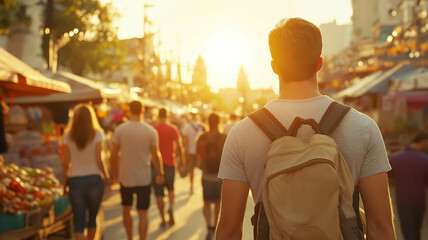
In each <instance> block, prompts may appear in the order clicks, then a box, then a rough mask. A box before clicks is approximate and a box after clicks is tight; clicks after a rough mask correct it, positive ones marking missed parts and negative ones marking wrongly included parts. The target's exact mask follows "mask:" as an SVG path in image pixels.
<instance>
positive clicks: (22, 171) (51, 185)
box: [0, 48, 72, 239]
mask: <svg viewBox="0 0 428 240" xmlns="http://www.w3.org/2000/svg"><path fill="white" fill-rule="evenodd" d="M0 90H1V93H2V97H5V98H7V100H8V102H9V106H10V107H11V108H10V110H9V116H8V118H7V119H6V121H5V125H6V130H8V131H9V133H8V137H7V145H8V152H7V153H4V154H3V157H4V161H5V163H4V164H5V165H3V162H1V163H0V165H1V166H0V239H23V238H28V237H38V238H39V239H45V238H46V237H47V236H48V235H49V234H52V233H54V232H57V231H59V230H61V229H69V228H70V227H69V226H70V224H71V218H72V214H71V211H70V207H69V202H68V199H66V198H64V197H62V196H61V195H62V194H61V189H62V188H61V186H60V183H59V181H58V177H57V176H55V175H56V174H59V173H60V171H61V162H62V161H61V152H60V147H59V146H60V144H59V143H58V139H57V138H55V134H54V133H53V134H52V135H51V137H49V138H44V137H42V135H41V133H40V132H39V131H38V129H32V126H33V125H32V124H31V123H32V121H31V122H30V121H21V120H23V119H24V120H25V119H26V117H27V115H28V116H29V115H30V114H29V113H30V111H24V109H23V108H21V107H20V106H18V105H16V104H14V99H15V98H16V97H22V96H47V95H49V94H52V93H69V92H71V88H70V85H69V84H68V83H65V82H61V81H57V80H53V79H52V78H49V77H46V76H44V75H42V74H41V73H40V72H38V71H36V70H35V69H33V68H31V67H30V66H28V65H27V64H25V63H24V62H22V61H20V60H19V59H17V58H16V57H14V56H13V55H11V54H9V53H8V52H7V51H5V50H4V49H1V48H0ZM25 110H28V109H25ZM32 110H33V111H31V113H32V114H31V115H32V117H34V119H32V120H34V122H35V123H40V120H41V119H40V114H39V113H40V111H36V110H35V109H32ZM1 127H3V126H1ZM28 129H29V130H28ZM66 232H67V231H66ZM68 232H69V231H68Z"/></svg>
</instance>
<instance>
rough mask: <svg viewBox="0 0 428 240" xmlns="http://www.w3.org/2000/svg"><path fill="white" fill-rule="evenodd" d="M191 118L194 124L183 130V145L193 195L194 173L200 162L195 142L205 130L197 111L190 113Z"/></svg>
mask: <svg viewBox="0 0 428 240" xmlns="http://www.w3.org/2000/svg"><path fill="white" fill-rule="evenodd" d="M190 117H191V121H192V122H191V123H190V124H189V125H187V126H186V127H185V128H184V130H183V143H184V149H185V150H186V159H187V168H188V171H189V172H188V173H189V179H190V194H193V171H194V169H195V167H196V165H197V162H198V158H197V156H196V141H195V140H196V138H197V137H198V135H199V134H200V133H201V132H203V131H204V130H205V129H204V127H203V126H202V125H201V124H199V123H198V114H197V111H196V110H194V111H192V112H190Z"/></svg>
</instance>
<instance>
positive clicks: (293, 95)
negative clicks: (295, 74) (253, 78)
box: [278, 78, 321, 100]
mask: <svg viewBox="0 0 428 240" xmlns="http://www.w3.org/2000/svg"><path fill="white" fill-rule="evenodd" d="M279 82H280V84H279V97H278V98H279V99H287V100H302V99H309V98H314V97H318V96H321V94H320V92H319V90H318V84H317V79H316V78H313V79H309V80H296V81H288V80H283V79H280V81H279Z"/></svg>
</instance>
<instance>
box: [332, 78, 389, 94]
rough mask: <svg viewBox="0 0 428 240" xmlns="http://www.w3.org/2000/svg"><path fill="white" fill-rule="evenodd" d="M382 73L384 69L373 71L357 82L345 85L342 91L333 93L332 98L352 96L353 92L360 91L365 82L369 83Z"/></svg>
mask: <svg viewBox="0 0 428 240" xmlns="http://www.w3.org/2000/svg"><path fill="white" fill-rule="evenodd" d="M382 74H384V71H378V72H374V73H372V74H370V75H368V76H366V77H364V78H362V79H360V80H359V81H358V82H357V83H355V84H353V85H351V86H349V87H347V88H346V89H343V90H342V91H340V92H338V93H336V94H334V95H333V98H334V99H343V98H346V97H351V98H352V97H353V96H354V95H355V93H358V92H360V91H361V89H362V88H363V87H364V86H366V85H367V84H370V83H371V82H373V81H374V80H375V79H377V78H379V77H380V76H381V75H382Z"/></svg>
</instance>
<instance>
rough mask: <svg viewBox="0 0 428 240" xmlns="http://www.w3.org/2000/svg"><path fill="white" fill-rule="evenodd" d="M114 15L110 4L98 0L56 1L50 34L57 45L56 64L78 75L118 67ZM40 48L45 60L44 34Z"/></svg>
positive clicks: (122, 56)
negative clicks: (42, 50)
mask: <svg viewBox="0 0 428 240" xmlns="http://www.w3.org/2000/svg"><path fill="white" fill-rule="evenodd" d="M116 17H118V14H117V13H116V12H115V11H114V10H113V7H112V5H111V4H105V5H103V4H101V3H100V1H99V0H55V7H54V20H53V24H54V26H53V30H52V33H53V34H54V35H53V40H54V42H55V44H56V46H58V56H59V58H58V63H59V64H60V65H62V66H65V67H68V68H70V69H71V71H72V72H73V73H75V74H78V75H83V74H84V73H87V72H94V73H102V72H105V71H107V70H114V69H116V68H118V66H119V64H120V63H121V62H122V61H123V59H124V55H123V53H122V52H121V51H120V42H119V41H118V39H117V29H116V28H115V27H113V25H112V23H113V20H114V19H115V18H116ZM43 48H44V50H45V51H44V52H45V58H46V59H48V54H47V53H48V51H47V49H48V48H49V36H47V35H45V37H44V41H43Z"/></svg>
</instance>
